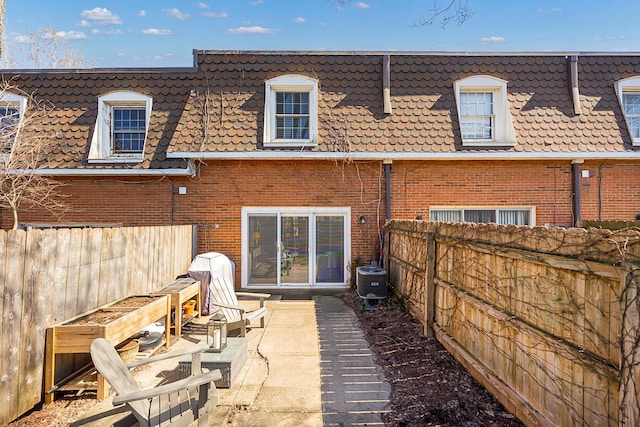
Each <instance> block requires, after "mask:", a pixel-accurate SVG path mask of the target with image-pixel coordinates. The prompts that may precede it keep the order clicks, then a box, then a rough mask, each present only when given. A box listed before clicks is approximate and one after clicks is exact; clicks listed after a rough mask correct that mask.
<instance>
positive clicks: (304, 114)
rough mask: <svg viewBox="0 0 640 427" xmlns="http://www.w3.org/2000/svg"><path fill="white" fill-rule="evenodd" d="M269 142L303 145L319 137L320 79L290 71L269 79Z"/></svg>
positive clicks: (266, 129)
mask: <svg viewBox="0 0 640 427" xmlns="http://www.w3.org/2000/svg"><path fill="white" fill-rule="evenodd" d="M264 109H265V111H264V135H263V141H264V145H265V146H270V147H291V146H294V147H299V146H308V145H316V144H317V141H318V82H317V81H315V80H313V79H310V78H308V77H304V76H296V75H286V76H281V77H276V78H274V79H271V80H268V81H267V82H266V83H265V107H264Z"/></svg>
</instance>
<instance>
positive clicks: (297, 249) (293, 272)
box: [280, 215, 309, 285]
mask: <svg viewBox="0 0 640 427" xmlns="http://www.w3.org/2000/svg"><path fill="white" fill-rule="evenodd" d="M280 236H281V239H280V244H281V249H280V282H281V283H282V284H285V285H286V284H292V283H296V284H308V283H309V216H306V215H305V216H282V217H281V219H280Z"/></svg>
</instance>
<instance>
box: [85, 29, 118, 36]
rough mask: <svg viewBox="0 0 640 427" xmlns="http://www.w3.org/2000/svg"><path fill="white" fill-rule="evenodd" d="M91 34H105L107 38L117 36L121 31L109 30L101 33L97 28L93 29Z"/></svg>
mask: <svg viewBox="0 0 640 427" xmlns="http://www.w3.org/2000/svg"><path fill="white" fill-rule="evenodd" d="M91 34H105V35H108V36H117V35H120V34H122V31H120V30H119V29H115V30H111V31H102V30H99V29H97V28H94V29H93V30H91Z"/></svg>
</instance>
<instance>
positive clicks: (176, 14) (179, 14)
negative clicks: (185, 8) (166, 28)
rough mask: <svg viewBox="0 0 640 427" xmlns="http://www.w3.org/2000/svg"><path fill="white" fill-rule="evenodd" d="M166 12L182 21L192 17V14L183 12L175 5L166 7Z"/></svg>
mask: <svg viewBox="0 0 640 427" xmlns="http://www.w3.org/2000/svg"><path fill="white" fill-rule="evenodd" d="M164 12H165V13H166V14H167V16H169V17H171V18H176V19H178V20H180V21H186V20H187V19H189V18H190V17H191V15H189V14H188V13H182V12H180V10H178V9H177V8H175V7H172V8H171V9H165V10H164Z"/></svg>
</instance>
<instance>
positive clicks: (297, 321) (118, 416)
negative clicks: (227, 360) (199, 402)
mask: <svg viewBox="0 0 640 427" xmlns="http://www.w3.org/2000/svg"><path fill="white" fill-rule="evenodd" d="M267 307H268V309H269V314H268V316H267V318H266V321H265V328H264V329H263V328H259V327H252V328H251V329H250V330H249V332H248V333H247V341H248V352H249V354H248V359H247V361H246V363H245V364H244V366H243V367H242V369H241V371H240V373H239V374H238V377H237V378H236V380H235V381H234V383H233V384H232V386H231V387H230V388H218V396H219V399H220V402H219V405H218V406H217V407H216V408H215V410H214V411H213V413H212V414H210V423H209V424H210V425H212V426H217V425H228V426H249V425H250V426H349V425H367V426H375V425H384V423H383V422H382V420H381V417H380V414H382V413H383V412H384V411H386V410H387V406H388V403H389V394H390V387H389V385H388V383H387V382H386V381H385V379H384V377H383V376H382V374H381V370H380V369H379V368H378V367H377V366H376V365H375V363H374V361H373V357H372V355H371V352H370V350H369V347H368V344H367V342H366V340H365V339H364V337H363V335H362V331H361V330H360V328H359V326H358V320H357V317H356V316H355V314H354V313H353V311H352V310H351V309H350V308H349V307H347V306H345V305H344V303H343V302H342V301H341V300H340V299H339V298H337V297H334V296H313V297H306V298H305V297H300V296H297V297H287V296H284V297H280V296H275V297H272V299H270V300H269V301H267ZM206 320H207V318H202V319H199V320H198V321H197V323H198V324H204V323H206ZM198 324H195V325H193V326H192V327H186V328H185V329H184V331H183V335H182V337H181V338H180V340H179V341H178V342H177V343H176V344H174V345H173V346H172V350H173V349H179V348H184V347H188V346H189V345H192V344H193V343H196V342H198V341H200V340H201V339H202V338H203V336H202V328H201V327H198V326H199V325H198ZM178 363H179V360H178V359H173V360H169V361H165V362H161V363H159V364H156V365H154V366H152V367H145V368H144V370H140V371H135V372H134V374H135V377H136V379H137V380H138V381H139V382H140V383H141V384H142V385H143V386H154V385H157V384H160V383H163V382H167V381H172V380H174V379H176V378H178V377H179V372H178ZM132 422H135V420H134V419H133V417H132V416H131V414H129V413H128V411H126V409H125V408H124V407H118V408H114V407H113V405H112V404H111V398H108V399H106V400H104V401H102V402H97V404H96V405H95V406H94V407H92V408H91V410H89V411H88V412H87V413H85V414H83V415H82V416H81V417H80V419H78V420H77V421H76V422H75V423H74V424H73V425H74V426H105V425H116V426H125V425H131V424H132Z"/></svg>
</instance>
